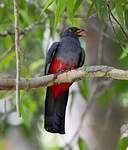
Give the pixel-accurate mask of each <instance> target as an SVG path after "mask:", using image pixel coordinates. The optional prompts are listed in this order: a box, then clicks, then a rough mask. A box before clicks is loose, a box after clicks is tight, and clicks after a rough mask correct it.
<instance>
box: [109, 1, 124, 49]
mask: <svg viewBox="0 0 128 150" xmlns="http://www.w3.org/2000/svg"><path fill="white" fill-rule="evenodd" d="M107 7H108V17H109V21H110V23H111V26H112V30H113V32H114V34H115V36H116V30H115V28H114V25H113V23H112V19H111V8H110V6H109V4H108V3H107ZM118 44H119V47H120V49H121V50H122V46H121V42H120V41H119V42H118Z"/></svg>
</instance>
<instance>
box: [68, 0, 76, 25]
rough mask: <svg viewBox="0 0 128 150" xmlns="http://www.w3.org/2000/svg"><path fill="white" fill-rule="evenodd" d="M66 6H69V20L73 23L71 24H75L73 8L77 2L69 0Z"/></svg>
mask: <svg viewBox="0 0 128 150" xmlns="http://www.w3.org/2000/svg"><path fill="white" fill-rule="evenodd" d="M66 4H67V5H66V6H67V14H68V18H69V20H70V21H71V23H72V22H73V15H74V14H73V8H74V4H75V0H67V1H66Z"/></svg>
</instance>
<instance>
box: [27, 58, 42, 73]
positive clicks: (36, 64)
mask: <svg viewBox="0 0 128 150" xmlns="http://www.w3.org/2000/svg"><path fill="white" fill-rule="evenodd" d="M43 64H44V60H43V59H38V60H37V61H34V62H33V63H31V64H30V66H29V69H30V70H31V71H34V70H36V69H37V68H39V67H41V66H43Z"/></svg>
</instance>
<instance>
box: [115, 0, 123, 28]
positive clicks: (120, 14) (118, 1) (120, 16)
mask: <svg viewBox="0 0 128 150" xmlns="http://www.w3.org/2000/svg"><path fill="white" fill-rule="evenodd" d="M115 10H116V13H117V16H118V19H119V22H120V24H121V25H122V26H124V0H116V3H115Z"/></svg>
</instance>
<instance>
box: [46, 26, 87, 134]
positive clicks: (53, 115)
mask: <svg viewBox="0 0 128 150" xmlns="http://www.w3.org/2000/svg"><path fill="white" fill-rule="evenodd" d="M81 36H86V31H85V30H83V29H79V28H77V27H70V28H68V29H66V30H65V31H64V32H63V34H62V36H61V38H60V40H59V42H54V43H53V44H52V45H51V47H50V49H49V50H48V52H47V55H46V63H45V75H49V74H56V73H61V72H64V71H67V70H71V69H76V68H78V67H81V66H82V65H83V63H84V59H85V53H84V50H83V49H82V48H81V45H80V41H79V37H81ZM70 86H71V83H62V84H57V85H53V86H50V87H47V91H46V99H45V114H44V115H45V117H44V128H45V129H46V131H48V132H52V133H59V134H64V133H65V111H66V105H67V100H68V95H69V87H70Z"/></svg>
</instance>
